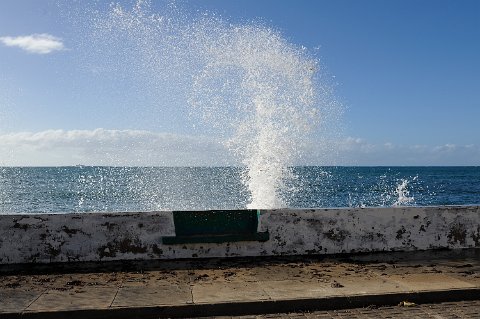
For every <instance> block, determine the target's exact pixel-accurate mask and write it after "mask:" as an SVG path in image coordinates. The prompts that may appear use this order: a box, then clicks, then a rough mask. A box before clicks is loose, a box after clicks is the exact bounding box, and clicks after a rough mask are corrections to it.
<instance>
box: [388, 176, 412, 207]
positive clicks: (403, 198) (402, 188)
mask: <svg viewBox="0 0 480 319" xmlns="http://www.w3.org/2000/svg"><path fill="white" fill-rule="evenodd" d="M416 179H417V176H415V177H414V178H413V180H414V181H415V180H416ZM407 187H408V179H401V180H400V183H399V184H398V185H397V188H396V189H395V192H394V193H395V195H396V196H397V200H396V201H395V202H394V203H393V204H392V206H404V205H408V204H411V203H412V202H414V200H415V198H414V197H413V196H411V197H410V191H409V190H408V188H407Z"/></svg>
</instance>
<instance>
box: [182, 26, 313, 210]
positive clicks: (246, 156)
mask: <svg viewBox="0 0 480 319" xmlns="http://www.w3.org/2000/svg"><path fill="white" fill-rule="evenodd" d="M201 31H204V30H201ZM214 31H216V32H211V31H210V34H211V33H217V36H216V37H215V38H216V39H220V40H216V41H213V42H212V41H207V42H206V43H202V45H204V46H205V48H204V49H203V50H202V52H205V54H204V56H203V58H204V59H205V62H206V63H205V67H204V69H203V70H202V71H201V72H200V73H199V74H198V75H196V76H195V82H194V89H193V94H192V97H191V103H192V105H193V107H194V108H195V109H199V110H200V111H201V114H202V115H203V117H204V118H205V119H206V120H207V122H208V123H212V124H213V125H215V126H216V127H219V128H221V129H224V130H226V131H227V132H230V134H231V135H230V137H229V138H228V140H227V142H226V144H227V146H228V148H229V149H230V150H231V151H232V152H233V153H234V154H235V155H236V156H237V158H239V159H240V160H241V162H242V164H244V165H245V167H246V169H245V172H244V175H243V181H244V184H245V185H246V186H247V188H248V190H249V191H250V193H251V203H250V204H249V205H248V207H249V208H273V207H281V206H285V204H286V203H285V202H284V201H283V200H282V199H281V198H280V196H279V192H280V191H281V189H283V188H284V186H285V183H284V182H285V180H286V179H287V178H292V177H293V175H292V173H291V172H290V171H289V169H288V167H289V165H293V161H294V159H296V158H298V156H299V155H300V154H299V153H300V149H301V143H303V142H304V141H305V139H306V136H307V135H308V133H309V132H310V131H311V129H312V127H313V125H314V123H315V122H316V119H317V117H318V114H317V110H316V109H315V108H314V107H313V106H314V101H315V90H314V81H313V74H314V70H315V67H316V65H315V64H316V63H315V61H314V60H312V59H308V58H307V57H306V55H305V54H304V52H302V50H300V49H297V48H295V47H293V46H292V45H290V44H289V43H287V42H286V41H285V40H284V39H283V38H281V36H280V35H279V34H277V33H275V32H273V31H272V30H270V29H267V28H262V27H258V26H234V27H224V26H222V25H221V26H220V27H219V26H216V30H214ZM200 38H204V37H203V36H202V37H200ZM209 40H213V39H209Z"/></svg>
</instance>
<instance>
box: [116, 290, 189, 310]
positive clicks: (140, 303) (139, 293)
mask: <svg viewBox="0 0 480 319" xmlns="http://www.w3.org/2000/svg"><path fill="white" fill-rule="evenodd" d="M192 303H193V300H192V293H191V291H190V286H189V285H181V286H179V285H169V286H160V285H159V286H155V287H151V286H150V287H122V288H120V289H119V290H118V293H117V295H116V297H115V300H114V301H113V303H112V307H147V306H174V305H186V304H192Z"/></svg>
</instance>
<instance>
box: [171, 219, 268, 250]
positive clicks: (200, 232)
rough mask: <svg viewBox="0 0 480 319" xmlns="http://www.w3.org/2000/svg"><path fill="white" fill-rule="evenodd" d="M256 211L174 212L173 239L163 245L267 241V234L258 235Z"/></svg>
mask: <svg viewBox="0 0 480 319" xmlns="http://www.w3.org/2000/svg"><path fill="white" fill-rule="evenodd" d="M258 216H259V212H258V211H257V210H210V211H175V212H173V221H174V223H175V234H176V236H175V237H163V238H162V242H163V243H164V244H170V245H171V244H185V243H224V242H235V241H266V240H268V238H269V235H268V232H261V233H258V232H257V227H258Z"/></svg>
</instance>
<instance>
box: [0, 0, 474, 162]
mask: <svg viewBox="0 0 480 319" xmlns="http://www.w3.org/2000/svg"><path fill="white" fill-rule="evenodd" d="M59 3H61V4H60V5H59ZM86 3H87V2H83V1H74V2H72V4H71V5H66V4H65V3H62V2H58V3H57V2H56V1H34V0H30V1H26V0H16V1H13V0H11V1H10V0H5V1H2V2H0V40H1V43H0V149H1V150H2V154H1V155H0V164H2V163H3V164H4V165H72V164H76V163H85V164H105V163H106V164H110V163H115V162H112V159H117V158H118V155H119V153H118V152H119V150H126V149H127V144H128V145H130V146H131V145H133V144H135V145H136V146H134V148H133V152H136V153H137V154H144V155H143V158H144V160H143V159H141V158H140V157H138V156H137V157H132V158H129V159H125V162H118V164H121V165H122V164H128V165H136V164H138V165H142V164H145V165H178V164H179V165H212V164H213V165H226V164H229V163H232V161H233V162H234V161H235V160H234V159H232V158H231V156H229V155H228V154H227V155H222V156H218V157H217V161H216V162H215V161H213V162H212V161H211V159H209V156H208V155H207V154H208V152H216V153H222V154H224V153H225V152H224V150H223V149H222V147H221V146H219V145H217V144H216V143H217V142H218V141H217V140H215V139H211V140H208V136H200V137H199V136H198V132H196V131H195V130H193V129H192V127H193V126H194V124H195V123H192V122H191V121H190V120H188V119H187V113H188V110H187V109H185V108H182V107H179V106H177V105H176V103H178V104H181V103H184V101H183V100H182V99H180V100H179V101H176V99H175V98H174V97H172V96H173V95H175V91H172V88H169V89H168V90H169V92H170V95H171V96H170V97H169V96H167V95H168V94H150V93H149V92H139V90H141V89H142V88H143V89H145V87H146V88H147V89H148V88H151V87H152V86H151V85H152V84H145V83H143V84H141V85H138V84H136V83H132V82H134V81H135V79H132V78H129V77H128V76H126V77H123V80H122V76H121V75H118V74H116V75H114V76H115V77H112V73H110V74H109V76H110V77H109V76H107V77H99V76H92V74H91V73H89V72H87V71H85V70H86V69H87V68H88V67H87V66H86V64H88V63H91V61H92V58H91V57H89V56H88V54H89V53H88V52H87V49H86V48H88V49H94V46H93V45H88V46H84V47H83V49H81V50H80V49H79V48H80V46H79V45H78V41H85V38H84V37H82V36H81V35H82V33H83V32H84V31H85V30H86V29H87V28H88V25H86V24H87V23H88V22H87V21H82V14H80V15H78V12H80V13H82V12H84V11H86V10H88V9H89V8H91V7H93V5H92V4H90V3H88V4H86ZM120 3H122V5H123V6H125V7H129V6H130V7H131V3H132V2H131V1H126V2H122V1H120ZM107 4H108V3H107V2H105V3H103V2H100V4H99V5H97V6H98V7H99V8H106V7H108V5H107ZM153 6H154V7H155V8H154V9H153V11H155V12H160V13H161V10H163V9H164V6H165V3H161V4H158V3H157V2H154V5H153ZM178 6H179V7H180V8H181V9H180V10H183V11H184V12H186V14H187V15H188V14H191V15H192V16H195V15H198V14H201V13H203V12H205V11H208V12H210V13H216V14H218V15H220V16H222V17H223V19H225V20H226V21H228V22H231V23H234V24H249V23H252V21H255V23H262V24H265V25H267V26H269V27H272V28H274V29H276V30H279V31H280V32H281V34H282V35H283V36H284V37H285V38H286V39H287V40H288V41H289V42H291V43H293V44H295V45H297V46H305V47H307V49H308V50H309V51H310V52H312V54H315V55H316V56H317V57H318V58H319V59H320V62H321V65H322V68H323V70H324V72H326V73H327V77H328V78H329V79H330V81H331V82H332V83H335V96H336V98H337V99H338V101H340V102H341V103H342V104H343V106H344V108H345V112H344V115H343V118H342V120H341V124H343V125H339V126H342V127H343V129H342V130H341V131H342V133H341V134H340V135H338V136H337V138H338V141H337V145H335V146H331V147H332V149H334V152H332V153H335V154H337V155H336V156H333V157H329V158H327V159H326V158H325V157H324V156H323V155H322V154H319V153H321V152H325V148H322V149H315V142H314V141H313V144H312V146H311V148H310V149H308V150H306V153H307V156H305V158H306V161H307V164H348V165H480V125H478V122H479V119H480V59H479V57H480V2H479V1H454V0H451V1H445V0H435V1H413V0H412V1H410V0H406V1H405V0H402V1H371V0H368V1H367V0H366V1H352V0H351V1H344V0H343V1H342V0H340V1H338V0H335V1H333V0H331V1H313V0H312V1H306V0H303V1H302V0H300V1H251V0H243V1H224V0H204V1H193V0H192V1H179V2H178ZM76 10H78V11H76ZM39 35H40V36H39ZM19 36H23V37H28V36H30V37H33V40H32V38H18V37H19ZM41 40H43V41H46V42H47V45H46V46H45V43H44V46H43V47H42V43H41V42H38V41H41ZM35 41H36V42H35ZM34 42H35V43H36V45H37V46H35V45H34V46H30V47H28V44H29V43H30V44H32V43H34ZM35 43H34V44H35ZM39 43H40V44H39ZM42 50H43V51H42ZM47 51H48V52H47ZM97 54H98V53H97ZM119 78H120V79H119ZM165 90H166V91H167V89H165ZM159 96H161V97H159ZM156 104H165V105H168V107H158V108H157V107H155V105H156ZM142 105H146V107H145V109H143V108H142ZM132 136H134V137H132ZM132 138H133V141H132ZM152 139H153V140H154V142H152ZM197 139H200V140H201V141H200V140H197ZM85 140H88V141H89V142H88V143H90V144H88V143H87V144H86V145H85ZM119 140H125V141H126V142H125V144H122V142H119ZM139 141H140V142H139ZM149 143H150V144H154V145H157V144H155V143H158V148H157V151H152V152H150V153H149V152H148V149H146V148H147V146H145V145H147V144H148V145H150V144H149ZM139 145H140V146H139ZM172 145H173V146H172ZM88 148H90V150H87V149H88ZM92 148H93V149H94V151H92V150H91V149H92ZM106 149H108V152H106ZM326 149H327V150H328V149H329V148H326ZM106 153H108V154H109V156H110V157H106V156H105V154H106ZM147 153H149V154H148V155H146V154H147ZM199 154H200V155H199ZM180 157H181V158H182V161H180V163H179V162H178V158H180ZM146 158H148V159H146ZM189 159H190V160H189Z"/></svg>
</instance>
